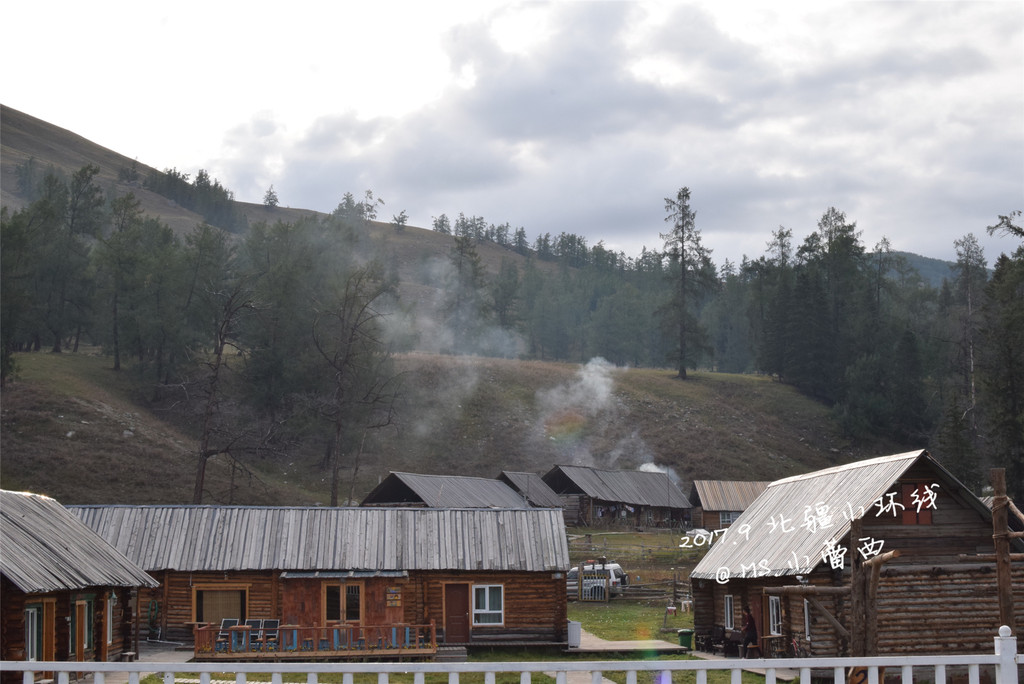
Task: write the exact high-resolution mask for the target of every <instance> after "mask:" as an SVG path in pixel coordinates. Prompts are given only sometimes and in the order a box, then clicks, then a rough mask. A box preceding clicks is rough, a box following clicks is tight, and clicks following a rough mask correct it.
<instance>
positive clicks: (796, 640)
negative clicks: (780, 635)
mask: <svg viewBox="0 0 1024 684" xmlns="http://www.w3.org/2000/svg"><path fill="white" fill-rule="evenodd" d="M803 642H804V635H803V633H801V632H793V636H792V638H791V639H790V642H789V648H788V650H787V653H786V655H787V656H789V657H790V658H809V657H810V656H811V652H810V650H808V648H804V645H803ZM808 643H810V642H809V641H808Z"/></svg>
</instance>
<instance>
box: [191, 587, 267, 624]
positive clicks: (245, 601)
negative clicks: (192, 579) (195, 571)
mask: <svg viewBox="0 0 1024 684" xmlns="http://www.w3.org/2000/svg"><path fill="white" fill-rule="evenodd" d="M250 589H252V584H251V583H248V582H201V583H200V584H193V585H192V622H198V621H199V618H198V615H199V613H198V610H197V605H198V598H199V592H201V591H241V592H244V593H245V596H244V597H243V598H242V613H243V614H242V616H241V617H242V619H243V620H244V619H245V618H247V617H249V590H250Z"/></svg>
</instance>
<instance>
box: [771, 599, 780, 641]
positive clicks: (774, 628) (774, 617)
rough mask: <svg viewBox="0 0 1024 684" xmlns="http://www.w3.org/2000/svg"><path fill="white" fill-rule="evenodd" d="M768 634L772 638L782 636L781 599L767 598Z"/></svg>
mask: <svg viewBox="0 0 1024 684" xmlns="http://www.w3.org/2000/svg"><path fill="white" fill-rule="evenodd" d="M768 633H769V634H771V635H772V636H781V635H782V597H781V596H769V597H768Z"/></svg>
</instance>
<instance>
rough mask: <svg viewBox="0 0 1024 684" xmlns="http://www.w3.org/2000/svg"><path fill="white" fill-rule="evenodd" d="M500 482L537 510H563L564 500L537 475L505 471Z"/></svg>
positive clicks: (500, 475) (500, 477) (499, 477)
mask: <svg viewBox="0 0 1024 684" xmlns="http://www.w3.org/2000/svg"><path fill="white" fill-rule="evenodd" d="M498 480H499V481H501V482H504V483H505V484H506V485H508V486H509V487H511V488H512V489H513V490H515V491H516V493H518V494H519V496H521V497H523V498H524V499H526V501H527V502H528V503H529V504H530V505H531V506H536V507H537V508H561V507H562V499H561V497H559V496H558V494H556V493H555V490H553V489H551V487H548V485H547V483H546V482H544V480H543V478H541V476H540V475H539V474H537V473H517V472H512V471H509V470H503V471H502V472H501V474H499V475H498Z"/></svg>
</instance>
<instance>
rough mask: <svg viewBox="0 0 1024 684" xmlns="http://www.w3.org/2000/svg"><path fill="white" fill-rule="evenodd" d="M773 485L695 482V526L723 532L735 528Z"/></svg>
mask: <svg viewBox="0 0 1024 684" xmlns="http://www.w3.org/2000/svg"><path fill="white" fill-rule="evenodd" d="M769 484H770V483H769V482H746V481H742V480H694V481H693V486H692V487H690V497H689V498H690V503H691V504H693V512H692V518H693V526H694V527H700V528H703V529H706V530H711V531H714V530H721V529H724V528H726V527H729V526H730V525H732V523H733V522H734V521H735V520H736V519H737V518H738V517H740V513H742V512H743V511H745V510H746V509H747V506H749V505H750V504H751V503H753V502H754V499H756V498H757V497H759V496H760V495H761V492H763V491H764V490H765V488H767V487H768V485H769Z"/></svg>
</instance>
